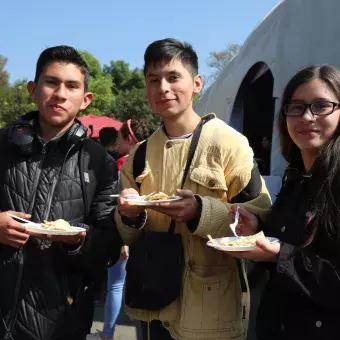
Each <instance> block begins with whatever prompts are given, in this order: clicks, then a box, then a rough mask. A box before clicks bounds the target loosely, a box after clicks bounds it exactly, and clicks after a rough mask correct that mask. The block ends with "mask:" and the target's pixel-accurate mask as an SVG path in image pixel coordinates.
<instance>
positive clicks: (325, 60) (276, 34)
mask: <svg viewBox="0 0 340 340" xmlns="http://www.w3.org/2000/svg"><path fill="white" fill-rule="evenodd" d="M339 13H340V1H339V0H322V1H320V0H283V1H281V2H280V3H279V4H278V5H277V6H276V7H275V8H273V9H272V11H271V12H270V13H269V14H268V15H267V16H266V17H265V18H264V20H263V21H262V22H261V23H260V24H259V25H258V26H257V27H256V28H255V29H254V31H253V32H252V33H251V34H250V36H249V37H248V38H247V40H246V41H245V43H244V45H243V46H242V48H241V50H240V52H239V53H238V54H237V55H236V56H235V58H234V59H233V60H232V61H231V62H230V63H229V64H228V65H227V66H226V68H225V69H224V70H223V71H222V72H221V74H220V75H219V77H218V78H217V80H216V81H215V83H213V84H212V85H211V86H210V87H209V88H208V89H207V90H206V92H205V93H204V95H203V96H202V97H201V99H200V100H199V101H198V102H197V103H196V105H195V109H196V111H197V112H198V113H199V114H205V113H208V112H214V113H216V115H217V116H218V117H219V118H221V119H223V120H224V121H226V122H227V123H228V124H229V125H231V126H233V127H234V128H235V129H237V130H238V131H240V132H241V133H243V134H244V135H245V136H247V137H248V139H249V142H250V145H251V146H252V147H253V149H254V150H255V149H256V145H255V143H256V141H257V142H258V140H259V138H260V137H263V136H266V137H268V138H269V139H270V140H271V145H272V147H271V160H270V173H269V174H268V175H270V176H269V177H266V181H267V183H268V184H269V187H270V186H272V185H273V183H274V186H275V187H273V186H272V188H271V189H272V190H271V191H272V193H273V192H276V191H277V187H278V186H279V185H280V177H279V176H282V174H283V170H284V168H285V166H286V164H285V161H284V160H283V158H282V156H281V154H280V146H279V138H278V132H277V113H278V107H279V104H280V99H281V95H282V93H283V90H284V87H285V85H286V83H287V82H288V81H289V79H290V78H291V77H292V76H293V75H294V74H295V73H296V72H297V71H298V70H299V69H301V68H303V67H306V66H309V65H321V64H330V65H334V66H336V67H339V66H340V44H339V43H338V41H339V38H340V20H339ZM255 153H256V152H255ZM273 180H274V181H273Z"/></svg>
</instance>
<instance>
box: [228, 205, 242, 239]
mask: <svg viewBox="0 0 340 340" xmlns="http://www.w3.org/2000/svg"><path fill="white" fill-rule="evenodd" d="M239 208H240V206H239V205H238V206H237V207H236V213H235V221H234V223H232V224H230V225H229V226H230V229H231V231H232V232H233V234H234V235H235V236H236V237H239V236H238V235H237V234H236V226H237V224H238V219H239V217H240V213H239V211H238V209H239Z"/></svg>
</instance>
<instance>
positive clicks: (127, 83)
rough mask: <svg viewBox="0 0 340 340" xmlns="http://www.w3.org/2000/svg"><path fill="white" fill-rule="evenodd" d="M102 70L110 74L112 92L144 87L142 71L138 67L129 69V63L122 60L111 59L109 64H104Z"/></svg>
mask: <svg viewBox="0 0 340 340" xmlns="http://www.w3.org/2000/svg"><path fill="white" fill-rule="evenodd" d="M103 70H104V73H106V74H110V75H111V77H112V80H113V87H112V92H113V94H118V93H119V92H121V91H129V90H131V89H133V88H136V89H143V88H145V80H144V75H143V71H142V70H141V69H138V68H135V69H133V70H130V68H129V64H128V63H127V62H125V61H124V60H117V61H111V62H110V65H109V66H107V65H105V66H104V68H103Z"/></svg>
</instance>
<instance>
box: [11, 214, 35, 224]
mask: <svg viewBox="0 0 340 340" xmlns="http://www.w3.org/2000/svg"><path fill="white" fill-rule="evenodd" d="M6 215H8V216H10V217H12V218H14V219H17V220H19V221H22V222H25V223H30V224H36V225H39V223H35V222H32V221H29V220H26V219H24V218H22V217H19V216H16V215H13V214H11V213H9V212H6Z"/></svg>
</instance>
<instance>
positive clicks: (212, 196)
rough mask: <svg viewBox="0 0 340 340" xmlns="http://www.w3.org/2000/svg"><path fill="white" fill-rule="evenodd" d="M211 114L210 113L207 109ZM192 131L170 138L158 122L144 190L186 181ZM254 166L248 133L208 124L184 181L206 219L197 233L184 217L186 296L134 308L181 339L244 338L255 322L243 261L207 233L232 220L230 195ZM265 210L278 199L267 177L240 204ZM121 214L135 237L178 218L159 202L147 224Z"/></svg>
mask: <svg viewBox="0 0 340 340" xmlns="http://www.w3.org/2000/svg"><path fill="white" fill-rule="evenodd" d="M203 118H204V117H203ZM190 142H191V137H190V138H188V139H175V140H170V139H169V138H168V137H167V136H166V134H165V133H164V131H163V129H162V128H160V129H158V130H157V131H156V132H155V133H154V134H153V135H152V136H151V137H150V138H149V140H148V144H147V151H146V162H145V169H144V171H143V173H142V174H141V175H140V176H139V177H138V178H137V182H139V183H141V187H140V193H141V194H148V193H151V192H153V191H162V192H165V193H167V194H173V193H175V191H176V189H177V188H179V187H180V186H181V181H182V177H183V172H184V168H185V165H186V160H187V154H188V150H189V146H190ZM133 158H134V152H132V153H131V155H130V157H129V158H128V160H127V161H126V162H125V164H124V166H123V168H122V170H121V185H122V187H123V188H135V189H137V190H138V186H137V185H136V183H135V181H134V179H133V170H132V167H133ZM252 169H253V151H252V149H251V148H250V147H249V144H248V141H247V139H246V138H245V137H244V136H243V135H241V134H240V133H238V132H237V131H236V130H234V129H233V128H231V127H229V126H228V125H227V124H225V123H224V122H223V121H221V120H220V119H217V118H215V119H211V120H209V121H208V122H207V123H205V124H204V126H203V129H202V133H201V137H200V140H199V144H198V147H197V150H196V152H195V156H194V158H193V161H192V165H191V168H190V171H189V175H188V179H187V181H186V183H185V186H184V188H185V189H189V190H191V191H192V192H193V193H195V194H198V195H200V197H201V198H202V214H201V218H200V221H199V224H198V227H197V229H196V231H195V232H194V233H191V232H190V231H189V230H188V228H187V226H186V224H185V223H177V225H176V232H178V233H180V234H181V235H182V240H183V247H184V253H185V263H186V266H185V269H184V275H183V285H182V292H181V296H180V297H179V298H178V299H177V300H176V301H174V302H173V303H171V304H170V305H169V306H167V307H165V308H163V309H161V310H156V311H154V310H153V311H149V310H140V309H131V308H128V307H126V310H127V312H128V314H129V315H130V316H131V317H132V318H134V319H137V320H143V321H151V320H154V319H157V320H161V321H162V322H163V325H164V326H165V327H167V329H168V330H169V332H170V333H171V335H172V337H173V338H174V339H181V340H197V339H205V340H208V339H210V340H217V339H223V340H228V339H233V340H236V339H237V340H238V339H239V340H244V339H245V338H246V334H247V328H248V314H249V292H245V293H242V291H241V285H240V279H239V274H241V275H244V269H243V270H242V271H243V272H242V273H239V272H238V269H237V265H236V261H235V259H234V258H232V257H230V256H229V255H227V254H226V253H224V252H221V251H217V250H215V249H213V248H210V247H208V246H207V245H206V242H207V235H208V234H210V235H212V237H214V238H217V237H223V236H226V235H227V234H228V233H229V224H230V223H231V222H232V214H231V205H230V204H229V203H228V202H230V201H231V199H232V198H233V197H235V196H236V195H237V194H239V193H240V192H241V191H242V190H243V189H244V188H245V187H246V185H247V184H248V182H249V180H250V178H251V171H252ZM240 205H241V206H244V207H246V208H247V209H248V210H250V211H252V212H253V213H256V214H258V215H261V214H262V213H264V212H266V211H267V210H268V209H269V207H270V205H271V201H270V196H269V194H268V191H267V189H266V187H265V185H264V181H263V180H262V190H261V193H260V195H259V196H258V197H257V198H256V199H254V200H252V201H249V202H246V203H243V204H240ZM115 220H116V223H117V226H118V229H119V231H120V233H121V235H122V238H123V241H124V242H125V244H127V245H131V244H132V243H133V242H134V241H135V240H136V239H137V238H138V237H139V234H140V232H141V230H142V228H148V229H149V230H154V231H159V232H165V231H167V229H168V227H169V223H170V219H169V217H168V216H166V215H162V214H160V213H157V212H155V211H152V210H148V211H147V221H146V223H145V225H144V226H143V227H142V228H141V229H134V228H132V227H129V226H127V225H124V224H123V223H122V220H121V217H120V215H119V213H118V211H116V214H115Z"/></svg>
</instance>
